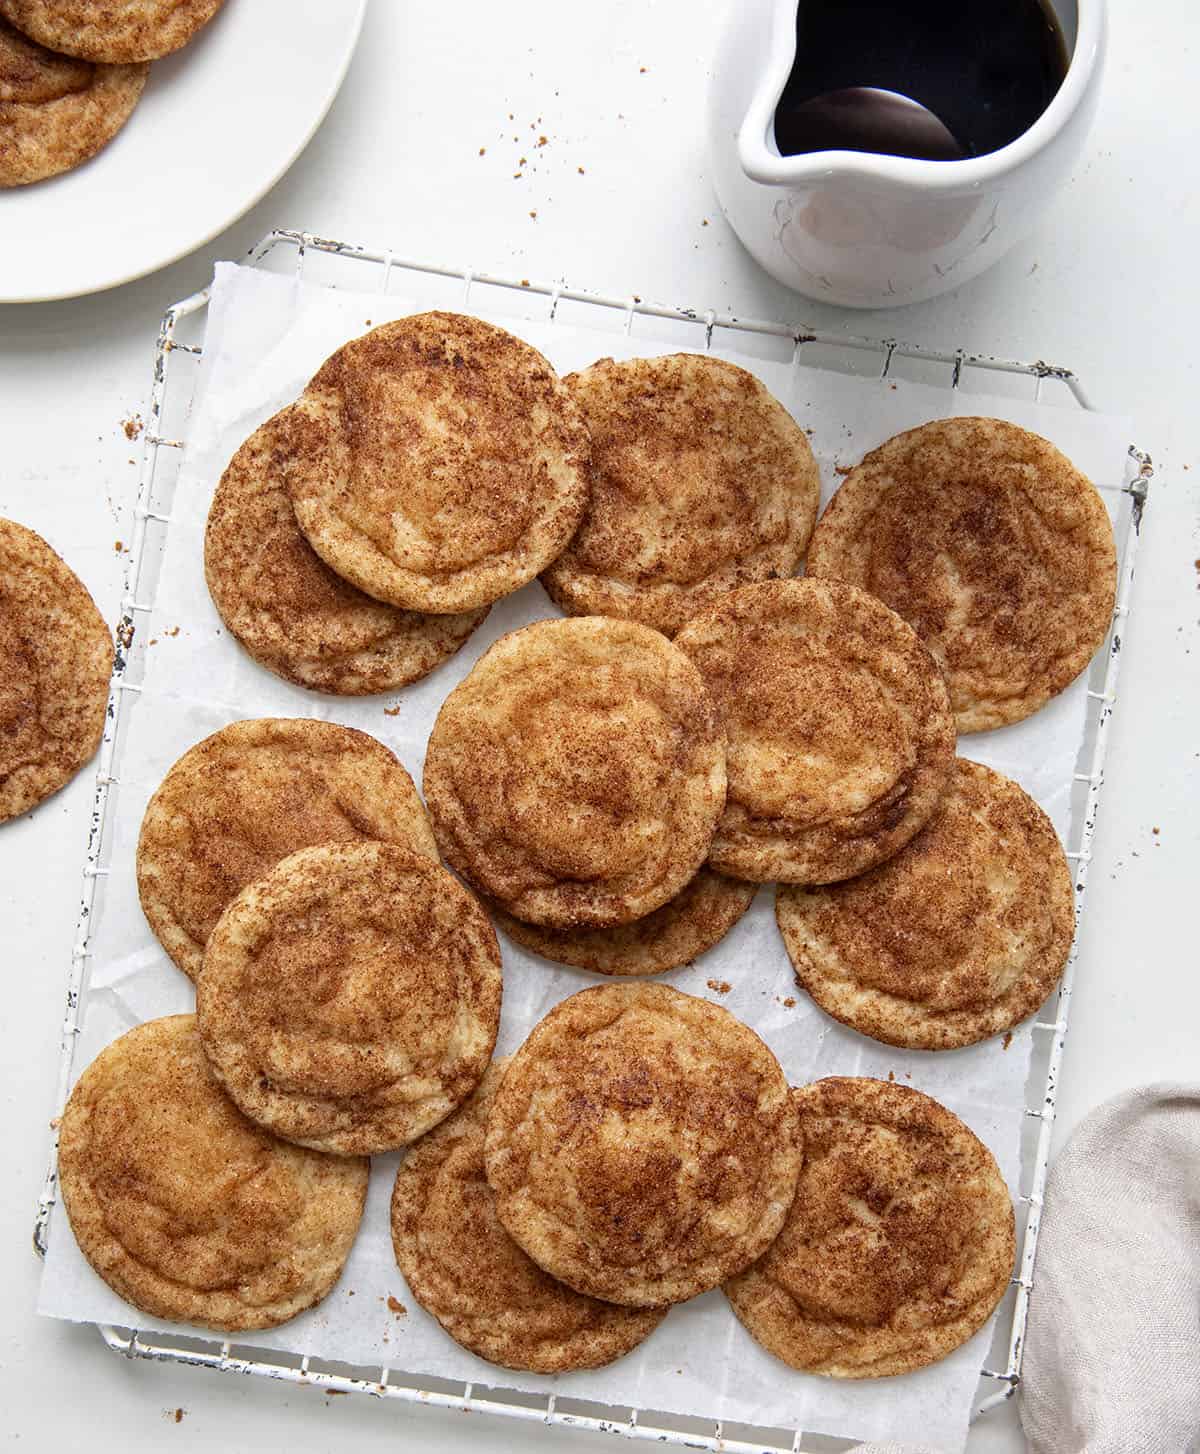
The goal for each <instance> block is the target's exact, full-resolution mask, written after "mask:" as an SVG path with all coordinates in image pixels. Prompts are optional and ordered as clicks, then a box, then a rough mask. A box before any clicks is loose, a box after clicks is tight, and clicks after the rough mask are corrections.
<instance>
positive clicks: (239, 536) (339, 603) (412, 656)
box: [204, 409, 488, 696]
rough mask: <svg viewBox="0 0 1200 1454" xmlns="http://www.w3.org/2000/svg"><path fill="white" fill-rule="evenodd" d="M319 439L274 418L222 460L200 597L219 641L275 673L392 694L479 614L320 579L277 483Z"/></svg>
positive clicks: (449, 651) (307, 427)
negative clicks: (432, 607) (440, 611)
mask: <svg viewBox="0 0 1200 1454" xmlns="http://www.w3.org/2000/svg"><path fill="white" fill-rule="evenodd" d="M322 432H323V431H322V430H321V429H320V427H319V426H315V425H314V424H313V422H312V421H311V420H309V419H307V418H305V417H304V416H303V415H300V414H298V413H297V411H296V410H294V409H283V410H281V411H280V412H279V413H278V414H276V415H274V417H273V418H271V419H268V420H267V422H266V423H265V424H263V425H261V426H260V427H259V428H258V429H256V430H255V431H254V433H253V434H252V435H251V436H250V438H249V439H247V440H246V442H245V444H243V445H242V447H241V448H240V449H239V450H238V452H237V453H236V454H235V455H234V457H233V459H232V460H231V461H230V463H229V466H228V467H227V469H226V470H225V473H224V474H223V475H222V476H221V481H220V483H219V484H218V486H217V489H216V493H215V494H214V495H213V501H212V506H211V507H210V509H209V512H208V528H207V530H206V531H205V536H204V574H205V577H206V579H207V581H208V589H209V592H210V594H211V595H212V598H213V603H214V604H215V606H216V608H217V610H218V611H219V612H220V613H221V618H222V620H223V621H224V622H225V624H226V626H228V627H229V629H230V631H232V632H233V634H234V635H235V636H236V637H237V639H238V640H239V641H240V642H241V643H242V645H243V646H244V647H245V648H246V650H247V651H248V652H249V653H250V655H251V656H252V657H254V659H255V660H256V661H258V662H260V663H261V664H262V665H263V666H265V667H267V669H268V670H270V671H273V672H275V673H276V674H277V675H279V676H281V677H285V678H286V679H287V680H289V681H293V682H297V683H299V685H301V686H304V687H314V688H316V689H317V690H318V691H322V692H335V693H338V694H339V695H342V696H361V695H364V694H366V693H369V692H386V691H395V690H396V689H397V688H398V687H403V686H407V685H408V683H409V682H414V681H416V680H418V678H420V677H423V676H426V675H428V673H429V672H431V671H432V670H433V669H434V667H435V666H437V665H439V663H441V662H443V661H445V660H446V658H447V657H449V656H453V654H454V653H455V652H456V651H457V650H458V649H459V647H460V646H461V645H462V644H463V642H464V641H466V639H467V637H468V636H470V634H471V632H472V631H474V629H475V628H476V626H478V625H479V623H480V622H481V621H482V620H483V618H484V617H485V616H486V615H487V613H488V607H486V606H484V607H482V608H481V609H480V610H476V611H468V612H465V613H463V614H461V615H456V616H430V615H424V614H422V613H420V612H417V611H401V610H400V609H399V608H398V607H396V606H388V605H385V604H384V603H383V602H382V601H377V600H375V599H374V597H372V596H368V595H365V594H364V593H363V592H362V591H360V590H358V589H357V588H356V587H355V586H352V585H350V583H349V582H348V581H344V580H342V578H341V576H338V575H335V574H334V573H333V571H331V570H330V569H329V567H328V566H327V565H326V564H325V562H324V561H323V560H322V559H321V557H320V556H319V555H317V553H316V552H315V551H314V550H313V548H312V547H311V546H310V545H309V543H308V541H307V540H305V538H304V536H303V535H302V534H301V531H300V527H299V526H298V525H297V524H296V516H295V512H294V511H293V510H292V502H291V500H290V498H289V497H288V493H287V487H286V484H285V479H286V477H287V474H288V472H289V471H290V470H292V469H294V468H296V467H297V463H298V462H302V461H304V460H305V459H308V458H311V456H312V452H313V450H314V449H316V448H318V447H319V443H318V439H319V436H320V435H321V434H322ZM300 467H301V468H302V467H303V465H302V464H301V465H300Z"/></svg>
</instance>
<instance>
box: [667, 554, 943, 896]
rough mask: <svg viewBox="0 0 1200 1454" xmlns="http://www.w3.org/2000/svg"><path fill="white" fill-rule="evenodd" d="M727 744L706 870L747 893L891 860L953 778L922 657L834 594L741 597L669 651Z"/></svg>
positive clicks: (862, 603) (870, 601)
mask: <svg viewBox="0 0 1200 1454" xmlns="http://www.w3.org/2000/svg"><path fill="white" fill-rule="evenodd" d="M675 644H676V645H677V646H678V647H679V648H680V649H681V650H683V651H685V652H687V654H688V655H689V656H690V657H691V659H692V660H693V661H694V662H695V663H696V665H697V666H698V667H699V668H700V672H701V675H702V676H703V677H704V679H705V682H706V683H707V684H708V687H709V690H710V691H711V692H712V694H713V696H714V697H715V698H716V700H717V702H718V704H719V706H720V707H721V709H722V711H723V713H724V718H725V726H726V729H727V731H728V734H729V747H728V766H729V800H728V802H727V804H726V807H725V814H724V817H723V818H722V819H721V823H720V825H719V826H718V828H717V834H716V838H715V839H714V841H713V846H712V852H711V853H710V855H709V863H710V864H711V865H712V867H713V868H715V869H717V870H719V871H720V872H721V873H728V874H731V875H734V876H736V877H740V878H747V879H752V880H754V881H756V882H760V883H762V882H768V881H770V880H776V879H777V880H780V881H782V882H784V883H830V882H833V881H834V880H837V879H843V878H850V877H851V876H852V875H854V874H859V873H863V872H865V870H867V869H868V868H871V867H873V866H874V865H875V864H877V863H880V862H881V861H882V860H883V859H885V858H888V857H889V856H890V855H891V854H893V853H895V852H896V851H897V850H898V849H900V848H902V847H903V846H904V844H905V843H907V842H908V840H909V839H910V838H912V836H913V835H914V834H915V833H917V832H918V831H919V830H920V828H921V827H922V826H923V825H924V823H925V822H926V820H927V819H928V818H929V816H930V814H931V813H932V812H933V810H934V808H935V807H936V806H937V803H938V799H939V798H940V797H941V795H942V791H943V789H944V788H945V786H946V783H947V781H948V779H949V776H950V773H951V771H952V770H953V766H954V721H953V718H952V717H951V715H950V710H949V704H948V702H947V698H946V687H945V683H944V682H943V681H942V678H941V675H940V673H939V672H938V669H937V666H936V664H935V662H934V660H933V658H932V657H931V656H930V654H929V653H928V651H926V650H925V648H924V647H923V646H922V645H921V643H920V641H918V639H917V637H916V634H915V633H914V632H913V630H912V628H911V627H909V626H906V625H905V623H904V622H903V621H902V620H901V619H900V618H899V616H897V615H896V614H895V613H894V612H892V611H889V610H888V608H887V607H886V606H884V605H882V604H881V603H880V602H879V601H877V600H876V599H875V598H874V597H873V596H869V595H867V593H866V592H865V591H860V590H859V589H858V588H857V587H855V586H850V585H846V584H845V583H844V582H842V581H823V580H822V581H814V580H809V579H807V578H806V579H804V580H791V581H768V582H766V583H764V584H762V585H756V586H743V587H742V589H741V590H738V591H733V592H731V593H730V594H729V595H728V596H726V597H725V598H724V599H723V600H721V601H718V602H717V603H716V605H714V606H710V607H709V608H708V610H706V611H704V612H702V613H701V614H700V615H699V616H697V617H695V618H694V619H693V620H691V621H689V622H688V624H687V625H686V626H685V627H684V629H683V630H682V631H681V632H680V633H679V635H678V637H677V638H676V643H675Z"/></svg>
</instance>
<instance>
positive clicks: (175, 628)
mask: <svg viewBox="0 0 1200 1454" xmlns="http://www.w3.org/2000/svg"><path fill="white" fill-rule="evenodd" d="M163 635H164V636H178V635H179V627H178V626H172V627H171V629H170V630H169V631H164V632H163Z"/></svg>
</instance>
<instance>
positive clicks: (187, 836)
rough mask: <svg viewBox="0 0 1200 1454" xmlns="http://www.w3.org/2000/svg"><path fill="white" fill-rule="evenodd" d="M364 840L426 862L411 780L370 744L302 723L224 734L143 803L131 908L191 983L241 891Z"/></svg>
mask: <svg viewBox="0 0 1200 1454" xmlns="http://www.w3.org/2000/svg"><path fill="white" fill-rule="evenodd" d="M368 838H374V839H380V840H382V841H384V842H387V843H399V844H401V845H402V846H405V847H409V848H414V849H416V850H417V851H418V852H420V853H423V854H425V855H426V856H427V857H429V858H433V859H436V858H437V845H436V843H435V842H434V838H433V831H432V829H431V828H430V826H429V819H428V818H427V817H426V816H425V810H424V808H423V807H422V806H421V800H420V798H419V797H418V796H417V790H416V788H415V787H413V782H412V779H411V778H410V777H409V775H408V773H407V772H405V770H404V768H403V766H402V765H401V763H400V762H399V760H398V759H397V758H396V757H395V756H394V754H393V753H391V752H389V751H388V749H387V748H386V747H385V746H384V745H383V743H382V742H377V741H376V740H375V739H374V738H373V737H369V736H368V735H367V734H366V733H365V732H358V731H356V730H355V729H354V728H352V727H339V726H337V725H336V724H335V723H333V722H317V721H314V720H310V719H308V718H288V717H261V718H254V719H251V720H249V721H245V722H233V723H231V724H230V725H229V726H228V727H223V728H221V730H220V731H219V732H214V733H213V734H212V736H211V737H206V738H205V739H204V740H203V741H202V742H198V743H197V744H196V745H195V747H192V748H190V749H189V750H188V751H187V752H185V753H184V755H183V756H182V757H181V758H180V759H179V761H178V762H177V763H176V764H175V765H174V767H172V768H171V770H170V772H168V773H167V775H166V777H165V778H164V779H163V781H162V783H161V784H160V786H159V788H158V790H157V791H156V792H155V794H154V796H153V797H152V798H151V799H150V803H149V805H148V806H147V808H146V814H145V817H144V818H143V819H142V829H141V835H140V837H139V839H138V847H137V880H138V893H139V895H140V896H141V901H142V908H143V910H144V911H145V914H146V918H147V919H148V920H149V921H150V927H151V928H152V929H153V930H154V932H155V934H157V935H158V938H159V940H160V942H161V943H162V946H163V948H164V949H165V950H166V951H167V953H168V954H169V955H170V956H171V958H172V959H173V960H174V961H175V963H176V964H177V965H178V966H179V968H180V969H182V970H183V972H184V973H185V974H187V975H190V976H191V978H192V979H195V978H196V977H197V976H198V975H199V973H200V966H201V960H202V957H203V954H204V945H205V943H206V942H207V940H208V936H209V933H210V932H211V930H212V928H213V925H214V924H215V923H216V922H217V920H218V919H219V918H220V917H221V914H222V912H223V911H224V909H225V905H226V904H228V903H229V901H230V899H232V898H233V897H234V896H235V895H236V894H237V893H239V892H240V891H241V890H242V889H243V888H245V886H246V885H247V884H248V883H253V882H254V881H255V880H256V879H259V878H262V876H263V875H264V874H265V873H266V872H267V870H268V869H270V868H272V867H274V865H275V864H276V863H278V862H279V860H280V859H281V858H286V857H287V855H288V854H289V853H294V852H295V851H296V850H297V849H299V848H307V847H309V846H311V845H312V844H316V843H329V842H342V843H345V842H354V841H356V840H360V839H368Z"/></svg>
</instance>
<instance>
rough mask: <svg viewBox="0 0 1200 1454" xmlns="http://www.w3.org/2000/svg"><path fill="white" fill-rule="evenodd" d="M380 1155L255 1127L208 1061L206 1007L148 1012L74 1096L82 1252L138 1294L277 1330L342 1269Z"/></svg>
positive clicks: (62, 1164) (67, 1149)
mask: <svg viewBox="0 0 1200 1454" xmlns="http://www.w3.org/2000/svg"><path fill="white" fill-rule="evenodd" d="M368 1171H369V1163H368V1162H367V1161H366V1160H365V1159H361V1158H347V1157H337V1156H323V1155H321V1154H320V1153H319V1152H316V1151H307V1150H304V1149H302V1148H301V1147H299V1146H290V1145H288V1144H287V1143H286V1142H284V1141H280V1140H278V1139H277V1138H276V1137H274V1136H272V1135H270V1134H269V1133H268V1132H266V1131H263V1130H262V1129H261V1128H260V1127H258V1126H255V1125H253V1124H252V1123H251V1122H250V1121H248V1120H247V1119H246V1117H245V1116H243V1115H242V1113H241V1112H240V1111H239V1110H238V1109H237V1107H236V1106H235V1105H234V1104H233V1102H232V1101H231V1100H230V1099H229V1097H228V1096H227V1095H225V1093H224V1092H223V1091H222V1090H221V1088H220V1086H219V1085H218V1084H217V1082H216V1080H215V1079H214V1077H213V1075H212V1073H211V1071H210V1070H209V1067H208V1062H207V1060H206V1059H205V1057H204V1052H203V1050H202V1049H201V1046H200V1039H199V1036H198V1035H197V1033H196V1023H195V1016H194V1015H173V1016H170V1017H168V1018H166V1019H162V1020H151V1021H148V1022H147V1023H146V1024H144V1025H139V1026H137V1027H136V1028H135V1029H133V1030H130V1031H129V1032H128V1033H126V1034H125V1035H122V1036H121V1038H120V1039H119V1040H116V1041H114V1042H113V1043H112V1044H111V1045H109V1046H108V1047H107V1048H106V1049H105V1050H102V1051H101V1053H100V1054H99V1055H98V1056H97V1057H96V1059H95V1060H94V1061H93V1062H92V1063H91V1065H90V1066H89V1067H88V1068H87V1070H85V1071H84V1073H83V1075H82V1076H81V1077H80V1079H79V1082H78V1084H77V1085H76V1087H75V1089H74V1091H72V1093H71V1099H70V1101H69V1102H68V1103H67V1108H66V1110H65V1111H64V1113H63V1119H62V1128H61V1134H60V1139H59V1149H58V1172H59V1185H60V1188H61V1191H62V1198H63V1203H64V1205H65V1206H66V1210H67V1215H68V1217H69V1219H70V1222H71V1228H72V1230H73V1231H74V1233H75V1238H76V1241H77V1242H78V1243H79V1248H80V1251H81V1252H82V1253H83V1255H84V1256H85V1257H86V1258H87V1260H88V1261H89V1262H90V1263H91V1264H92V1266H93V1267H94V1268H95V1270H96V1272H97V1273H99V1275H100V1276H101V1277H102V1278H103V1279H104V1281H105V1282H107V1283H108V1285H109V1286H110V1287H111V1288H112V1289H113V1291H114V1292H116V1293H117V1294H118V1295H119V1296H121V1297H122V1298H124V1299H125V1301H126V1302H129V1303H132V1304H133V1306H134V1307H136V1308H140V1309H141V1310H142V1312H145V1313H149V1314H151V1315H152V1316H153V1317H157V1318H169V1319H171V1320H173V1321H177V1322H184V1323H197V1324H200V1325H201V1326H202V1327H207V1328H218V1329H221V1330H222V1331H224V1332H243V1331H247V1330H250V1329H254V1328H273V1327H275V1326H277V1325H278V1324H279V1323H284V1322H287V1320H288V1319H289V1318H294V1317H296V1315H297V1314H298V1313H302V1312H304V1311H305V1310H306V1309H308V1308H310V1307H312V1306H313V1305H314V1304H315V1303H318V1302H320V1300H321V1299H322V1298H323V1297H324V1296H325V1295H326V1294H327V1293H328V1292H329V1291H330V1289H331V1288H332V1287H333V1285H334V1283H335V1282H336V1281H337V1280H338V1278H339V1276H340V1275H341V1271H342V1268H343V1266H344V1264H345V1261H346V1258H347V1257H348V1256H349V1254H350V1248H351V1246H352V1245H353V1243H354V1238H355V1236H356V1234H357V1232H358V1225H359V1222H360V1220H361V1218H362V1211H363V1206H364V1203H365V1201H366V1195H367V1175H368Z"/></svg>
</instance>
